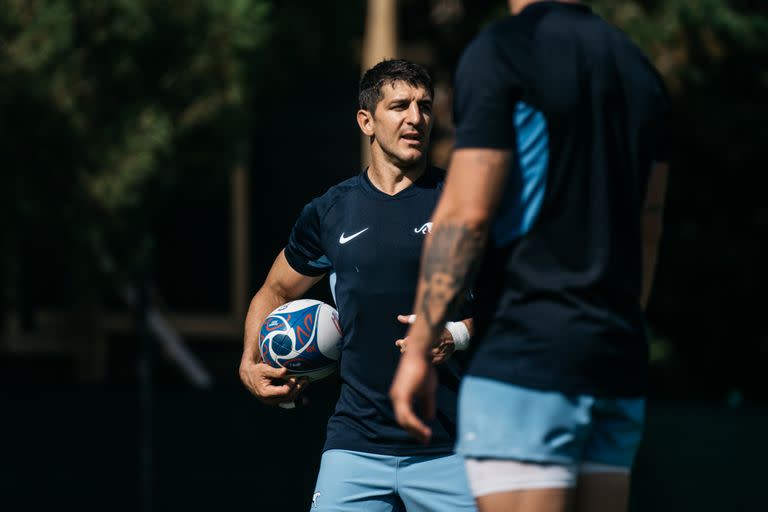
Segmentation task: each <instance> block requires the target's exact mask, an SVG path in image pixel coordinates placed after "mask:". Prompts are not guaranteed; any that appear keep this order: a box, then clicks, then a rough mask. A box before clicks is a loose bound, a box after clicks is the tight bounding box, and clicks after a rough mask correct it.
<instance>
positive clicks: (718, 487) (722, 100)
mask: <svg viewBox="0 0 768 512" xmlns="http://www.w3.org/2000/svg"><path fill="white" fill-rule="evenodd" d="M590 3H591V4H592V6H593V8H594V9H595V10H596V11H597V12H599V13H600V14H602V15H603V16H605V17H606V18H607V19H608V20H610V21H612V22H613V23H615V24H616V25H618V26H619V27H621V28H622V29H624V30H625V31H626V32H627V33H628V34H629V35H630V36H631V37H632V38H633V39H634V40H635V41H636V42H637V44H638V45H640V46H641V47H642V48H643V49H644V50H645V51H646V52H647V53H648V54H649V56H650V57H651V59H652V60H653V61H654V63H655V64H656V66H657V67H658V69H659V70H660V71H661V73H662V74H663V76H664V78H665V80H666V83H667V85H668V88H669V90H670V94H671V96H672V100H673V110H672V121H671V126H670V129H669V131H670V134H669V135H670V137H671V141H672V162H671V163H672V171H671V175H670V183H669V193H668V206H667V209H666V215H665V231H664V237H663V242H662V246H661V254H660V257H659V267H658V273H657V279H656V288H655V291H654V294H653V297H652V299H651V303H650V306H649V311H648V323H649V330H650V332H651V335H652V345H651V355H652V388H651V400H650V404H649V417H648V432H647V436H646V439H645V441H644V444H643V447H642V449H641V452H640V454H639V456H638V461H637V467H636V477H635V479H634V482H633V493H632V510H633V511H667V510H669V511H672V510H674V511H681V510H694V511H709V510H713V511H714V510H731V511H737V510H738V511H740V510H749V511H753V510H763V509H765V507H766V503H768V489H766V486H765V484H764V480H765V474H766V473H765V469H764V467H763V465H764V462H763V461H764V460H765V458H766V456H768V438H766V436H765V433H766V432H768V322H766V318H767V317H768V311H766V303H767V301H766V288H767V285H768V272H766V262H767V261H768V244H766V243H765V242H766V239H767V238H768V200H766V194H765V192H764V191H763V190H762V189H761V188H760V186H759V185H758V183H761V182H762V180H760V178H759V175H760V174H762V173H765V172H766V170H768V166H767V165H766V164H767V163H768V158H767V157H768V154H767V149H766V146H767V145H768V144H767V141H768V137H767V133H766V129H765V120H766V119H768V95H767V94H766V93H767V92H768V4H767V3H766V2H765V1H763V0H751V1H750V0H666V1H661V0H614V1H610V0H599V1H598V0H595V1H593V2H590ZM505 13H506V5H505V2H504V1H503V0H472V1H469V0H398V1H396V0H368V1H367V2H364V1H362V0H361V1H348V2H340V1H339V2H312V1H308V0H307V1H298V0H297V1H277V0H272V1H270V0H0V108H1V109H2V110H0V150H1V151H2V153H0V169H1V170H0V223H2V231H1V232H0V304H1V305H2V306H1V308H0V313H1V315H0V384H2V386H0V510H1V511H37V510H47V509H51V508H54V509H56V510H62V511H63V510H104V509H106V510H113V511H114V510H141V511H150V510H187V511H195V510H235V509H241V508H246V509H248V510H259V511H273V510H274V511H294V510H296V511H298V510H307V509H308V507H309V504H310V502H311V496H312V490H313V486H314V478H315V473H316V471H317V467H318V464H319V460H320V449H321V447H322V443H323V438H324V428H325V422H326V420H327V418H328V416H329V414H330V412H331V410H332V407H333V402H334V400H335V397H336V392H337V385H338V383H337V382H336V381H335V380H334V379H333V378H331V379H328V380H326V381H324V382H321V383H319V384H317V385H315V387H314V389H312V390H310V399H311V402H310V404H309V406H308V407H306V408H303V409H300V410H295V411H284V410H278V409H272V408H269V407H266V406H262V405H261V404H260V403H259V402H258V401H257V400H256V399H255V398H252V397H251V396H250V395H248V393H247V392H246V391H245V389H244V388H243V387H242V386H241V385H240V383H239V379H238V376H237V369H238V365H239V359H240V351H241V344H242V338H241V337H242V323H243V319H244V317H245V311H246V308H247V304H248V302H249V300H250V297H251V296H252V294H253V293H254V292H255V291H256V290H257V289H258V287H259V286H260V284H261V282H262V280H263V278H264V277H265V275H266V272H267V271H268V269H269V265H270V264H271V262H272V260H273V259H274V257H275V256H276V254H277V253H278V252H279V250H280V249H281V248H282V247H283V245H284V244H285V242H286V240H287V236H288V233H289V230H290V228H291V226H292V224H293V221H294V220H295V218H296V216H297V215H298V213H299V211H300V210H301V207H302V206H303V205H304V204H305V203H306V202H308V201H309V200H311V199H312V198H313V197H315V196H317V195H319V194H321V193H322V192H324V191H325V190H326V189H327V188H328V187H330V186H331V185H333V184H335V183H336V182H338V181H340V180H342V179H345V178H347V177H349V176H351V175H353V174H355V173H357V172H359V170H360V169H361V166H362V165H363V164H362V163H361V162H364V161H365V155H364V154H362V153H363V152H362V151H361V140H360V135H359V131H358V128H357V125H356V123H355V112H356V109H357V81H358V79H359V77H360V74H361V72H362V71H363V70H364V69H366V68H367V67H369V66H370V65H372V64H374V63H375V62H377V61H379V60H380V59H381V58H383V57H402V58H406V59H410V60H413V61H415V62H418V63H420V64H422V65H424V66H426V67H427V68H428V69H429V70H430V72H431V73H432V76H433V78H434V80H435V84H436V98H435V100H436V115H437V125H436V128H435V132H434V136H433V140H434V144H433V151H432V160H433V162H434V163H435V164H437V165H442V166H445V165H446V164H447V162H448V159H449V157H450V151H451V145H452V134H453V125H452V121H451V78H452V74H453V70H454V67H455V65H456V62H457V60H458V58H459V55H460V52H461V49H462V48H463V47H464V46H465V45H466V44H467V43H468V42H469V41H470V40H471V38H472V37H473V36H474V35H475V34H476V33H477V32H478V31H479V30H480V29H481V28H482V27H483V26H484V25H485V24H487V23H488V22H490V21H493V20H494V19H498V18H500V17H502V16H504V15H505ZM312 296H313V297H316V298H320V299H323V300H328V301H330V294H329V292H328V286H327V283H321V284H320V285H318V286H317V287H316V289H315V290H313V292H312Z"/></svg>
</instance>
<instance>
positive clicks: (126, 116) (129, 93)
mask: <svg viewBox="0 0 768 512" xmlns="http://www.w3.org/2000/svg"><path fill="white" fill-rule="evenodd" d="M269 11H270V4H269V2H268V1H266V0H227V1H221V0H0V38H1V39H0V109H1V110H0V111H1V112H2V126H3V128H2V137H0V148H1V149H2V155H3V156H2V166H3V173H2V178H0V179H1V180H2V181H0V191H1V192H0V194H1V195H0V203H2V208H3V215H2V217H3V221H2V222H3V223H4V224H5V225H4V226H3V228H4V233H5V235H6V236H5V238H6V240H5V241H6V242H8V243H10V244H11V245H14V244H15V243H17V242H18V241H17V240H16V241H14V240H13V239H14V238H19V237H20V236H22V234H23V233H24V230H26V229H28V227H29V226H30V225H31V226H34V225H38V226H39V225H47V226H55V227H56V228H58V229H61V230H64V231H66V234H65V236H64V239H79V240H81V241H84V242H85V246H88V247H92V248H93V247H94V243H95V244H96V245H95V246H98V245H99V244H101V243H103V240H102V239H103V238H104V237H105V236H108V235H109V234H110V232H114V233H115V234H119V235H120V236H128V238H129V239H130V238H132V239H133V240H132V241H133V242H136V239H135V237H137V236H140V233H139V232H138V231H136V226H137V225H139V226H142V225H143V224H144V223H143V222H142V221H140V220H139V218H141V217H146V216H147V215H151V204H152V203H151V201H152V199H153V198H154V199H157V196H158V190H163V187H165V189H164V190H166V192H167V190H168V188H170V187H171V186H172V185H173V183H174V180H175V179H177V178H178V177H179V176H180V175H181V173H183V172H184V171H185V170H186V169H188V168H189V167H190V166H193V167H198V168H199V167H205V168H208V169H209V171H210V172H212V173H217V172H219V173H220V172H227V171H228V170H230V168H231V167H232V165H234V164H235V162H237V161H239V160H240V161H241V160H242V159H243V158H244V152H245V145H246V142H247V132H248V123H249V117H250V116H249V109H248V108H247V103H248V98H249V92H250V90H249V88H250V85H249V83H250V79H252V78H253V77H252V75H250V73H251V72H253V70H254V68H255V66H254V65H253V62H254V61H255V60H256V59H255V57H256V56H257V55H258V52H259V50H260V49H261V48H263V47H264V43H265V42H266V40H267V38H268V36H269V25H268V15H269ZM137 220H139V221H138V222H137ZM127 232H129V234H127V235H126V233H127ZM9 238H10V240H8V239H9ZM127 245H130V242H128V244H127Z"/></svg>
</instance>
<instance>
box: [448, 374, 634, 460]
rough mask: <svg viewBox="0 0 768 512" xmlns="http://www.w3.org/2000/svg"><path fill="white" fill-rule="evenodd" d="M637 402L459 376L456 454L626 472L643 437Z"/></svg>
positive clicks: (478, 457) (475, 457) (468, 456)
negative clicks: (603, 467)
mask: <svg viewBox="0 0 768 512" xmlns="http://www.w3.org/2000/svg"><path fill="white" fill-rule="evenodd" d="M644 418H645V400H644V399H643V398H627V399H604V398H595V397H593V396H589V395H576V396H566V395H563V394H561V393H558V392H551V391H537V390H533V389H528V388H523V387H519V386H514V385H512V384H507V383H505V382H501V381H497V380H492V379H485V378H481V377H471V376H468V377H465V378H464V379H463V380H462V384H461V390H460V392H459V426H458V430H459V431H458V442H457V446H456V452H457V453H459V454H460V455H462V456H464V457H466V458H474V459H511V460H516V461H520V462H533V463H542V464H560V465H568V466H579V465H582V464H585V463H586V464H600V465H606V466H612V467H617V468H630V467H631V466H632V462H633V461H634V458H635V454H636V453H637V448H638V446H639V444H640V440H641V438H642V433H643V421H644Z"/></svg>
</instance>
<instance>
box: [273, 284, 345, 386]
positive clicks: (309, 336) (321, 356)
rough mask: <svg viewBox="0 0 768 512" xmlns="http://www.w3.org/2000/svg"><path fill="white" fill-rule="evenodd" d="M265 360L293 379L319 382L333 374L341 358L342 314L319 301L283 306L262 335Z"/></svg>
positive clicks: (298, 302)
mask: <svg viewBox="0 0 768 512" xmlns="http://www.w3.org/2000/svg"><path fill="white" fill-rule="evenodd" d="M259 351H260V352H261V359H262V360H263V361H264V362H265V363H267V364H268V365H270V366H273V367H275V368H287V369H288V373H289V374H290V375H295V376H299V377H308V378H309V380H310V381H315V380H319V379H322V378H323V377H327V376H328V375H330V374H332V373H333V372H334V371H335V370H336V367H337V366H338V361H339V356H340V354H341V327H340V326H339V314H338V313H337V312H336V310H335V309H334V308H332V307H331V306H329V305H328V304H326V303H324V302H321V301H319V300H311V299H300V300H294V301H291V302H288V303H287V304H283V305H282V306H280V307H279V308H277V309H275V310H274V311H273V312H272V313H270V314H269V316H268V317H267V318H266V319H265V320H264V323H263V324H262V326H261V330H260V331H259Z"/></svg>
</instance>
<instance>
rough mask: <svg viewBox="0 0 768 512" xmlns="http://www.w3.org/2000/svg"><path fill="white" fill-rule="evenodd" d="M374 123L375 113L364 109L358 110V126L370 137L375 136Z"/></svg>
mask: <svg viewBox="0 0 768 512" xmlns="http://www.w3.org/2000/svg"><path fill="white" fill-rule="evenodd" d="M373 123H374V121H373V114H371V113H370V112H368V111H367V110H363V109H360V110H358V111H357V126H359V127H360V131H361V132H363V133H364V134H365V135H367V136H368V137H373Z"/></svg>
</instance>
